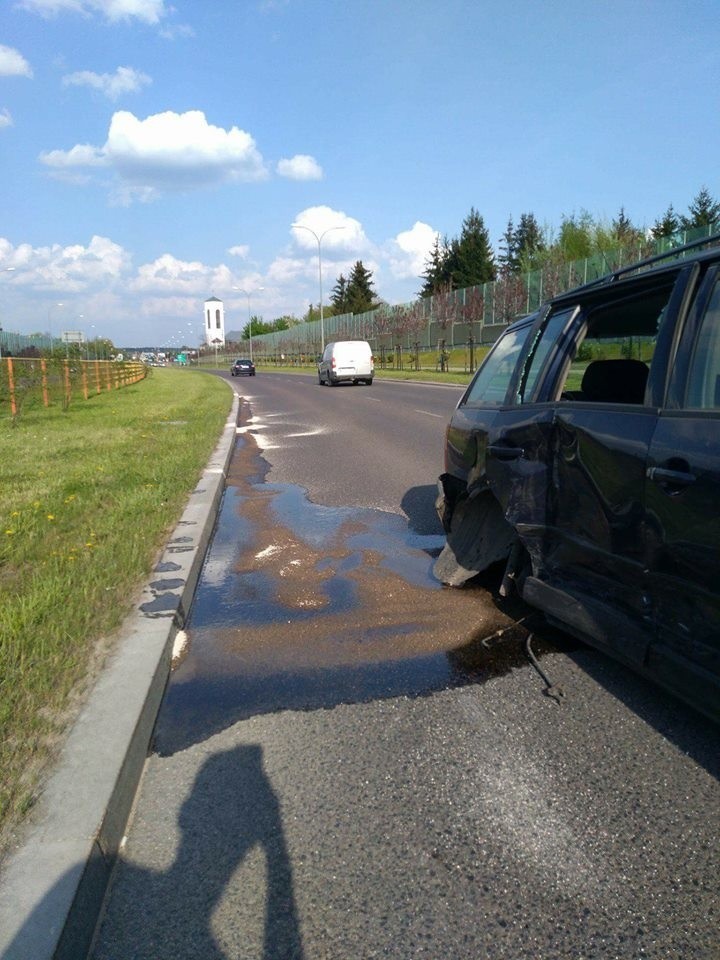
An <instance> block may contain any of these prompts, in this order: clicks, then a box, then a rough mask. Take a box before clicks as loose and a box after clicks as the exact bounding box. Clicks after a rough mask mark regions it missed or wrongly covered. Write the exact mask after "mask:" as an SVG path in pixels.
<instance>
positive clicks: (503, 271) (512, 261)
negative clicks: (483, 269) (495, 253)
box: [498, 217, 520, 279]
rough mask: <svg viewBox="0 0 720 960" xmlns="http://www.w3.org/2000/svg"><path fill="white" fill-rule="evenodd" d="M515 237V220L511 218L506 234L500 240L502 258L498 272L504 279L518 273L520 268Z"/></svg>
mask: <svg viewBox="0 0 720 960" xmlns="http://www.w3.org/2000/svg"><path fill="white" fill-rule="evenodd" d="M515 235H516V231H515V226H514V224H513V218H512V217H509V218H508V224H507V227H506V228H505V233H504V234H503V235H502V239H501V240H500V256H499V257H498V268H499V271H498V272H499V274H500V277H501V278H502V279H505V278H506V277H510V276H512V275H513V274H515V273H517V272H518V270H519V268H520V263H519V260H518V255H517V243H516V240H515Z"/></svg>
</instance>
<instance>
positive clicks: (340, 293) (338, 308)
mask: <svg viewBox="0 0 720 960" xmlns="http://www.w3.org/2000/svg"><path fill="white" fill-rule="evenodd" d="M330 303H332V305H333V308H334V310H335V313H336V314H337V313H347V312H348V309H347V280H346V279H345V277H344V276H343V275H342V273H341V274H340V276H339V277H338V278H337V282H336V283H335V286H334V287H333V290H332V294H331V295H330Z"/></svg>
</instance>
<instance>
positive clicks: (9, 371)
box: [5, 357, 17, 417]
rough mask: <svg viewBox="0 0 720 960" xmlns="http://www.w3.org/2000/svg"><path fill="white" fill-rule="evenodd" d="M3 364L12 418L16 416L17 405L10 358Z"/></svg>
mask: <svg viewBox="0 0 720 960" xmlns="http://www.w3.org/2000/svg"><path fill="white" fill-rule="evenodd" d="M5 362H6V363H7V374H8V389H9V391H10V412H11V413H12V415H13V417H15V416H17V403H16V401H15V377H14V376H13V362H12V357H8V358H7V360H6V361H5Z"/></svg>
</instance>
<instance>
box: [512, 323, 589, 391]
mask: <svg viewBox="0 0 720 960" xmlns="http://www.w3.org/2000/svg"><path fill="white" fill-rule="evenodd" d="M576 310H577V307H576V306H575V305H573V306H572V307H569V308H567V309H565V310H559V311H558V312H557V313H553V314H551V315H550V317H549V319H548V321H547V323H546V324H545V326H544V327H543V329H542V330H541V331H540V332H539V333H538V336H537V339H536V341H535V345H534V347H533V349H532V350H531V351H530V354H529V355H528V360H527V363H526V365H525V373H524V375H523V378H522V380H521V382H520V387H519V390H518V400H519V401H520V403H528V402H529V401H530V400H531V399H532V397H533V393H534V391H535V386H536V384H537V382H538V378H539V376H540V373H541V371H542V369H543V366H544V365H545V361H546V360H547V358H548V356H549V354H550V351H551V349H552V348H553V346H554V345H555V344H556V343H557V341H558V338H559V336H560V334H561V333H562V332H563V330H564V329H565V327H566V325H567V323H568V320H569V319H570V317H571V316H572V315H573V314H574V313H575V311H576Z"/></svg>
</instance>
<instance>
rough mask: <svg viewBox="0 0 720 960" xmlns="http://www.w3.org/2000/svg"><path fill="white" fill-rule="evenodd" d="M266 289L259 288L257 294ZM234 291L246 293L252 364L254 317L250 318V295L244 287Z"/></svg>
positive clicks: (236, 288)
mask: <svg viewBox="0 0 720 960" xmlns="http://www.w3.org/2000/svg"><path fill="white" fill-rule="evenodd" d="M264 289H265V287H257V288H256V290H255V292H256V293H258V292H259V291H260V290H264ZM233 290H237V292H238V293H244V294H245V296H246V297H247V311H248V340H249V341H250V362H251V363H252V358H253V347H252V317H251V316H250V294H249V293H248V291H247V290H243V288H242V287H233Z"/></svg>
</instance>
